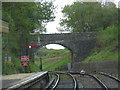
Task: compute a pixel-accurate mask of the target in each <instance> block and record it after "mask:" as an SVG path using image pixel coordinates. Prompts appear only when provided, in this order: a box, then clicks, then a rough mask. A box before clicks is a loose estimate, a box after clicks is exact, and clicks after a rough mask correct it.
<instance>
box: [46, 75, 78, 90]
mask: <svg viewBox="0 0 120 90" xmlns="http://www.w3.org/2000/svg"><path fill="white" fill-rule="evenodd" d="M51 74H52V75H55V76H57V78H56V79H55V78H53V79H52V81H51V82H50V84H49V85H48V86H47V87H46V89H45V90H55V89H56V90H57V89H60V88H63V89H69V88H70V89H72V90H77V80H76V79H75V77H74V76H73V75H72V74H70V73H54V74H53V73H51ZM55 76H54V77H55ZM65 78H67V79H66V80H65Z"/></svg>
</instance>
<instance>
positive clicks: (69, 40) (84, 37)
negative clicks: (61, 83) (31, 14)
mask: <svg viewBox="0 0 120 90" xmlns="http://www.w3.org/2000/svg"><path fill="white" fill-rule="evenodd" d="M39 36H40V45H41V46H44V45H47V44H60V45H62V46H64V47H66V48H68V49H69V50H70V51H71V53H72V57H73V60H74V61H78V60H81V59H82V58H83V57H85V56H87V55H88V54H89V53H90V51H91V50H92V49H93V48H94V46H95V42H96V39H97V34H96V33H95V32H81V33H62V34H40V35H39Z"/></svg>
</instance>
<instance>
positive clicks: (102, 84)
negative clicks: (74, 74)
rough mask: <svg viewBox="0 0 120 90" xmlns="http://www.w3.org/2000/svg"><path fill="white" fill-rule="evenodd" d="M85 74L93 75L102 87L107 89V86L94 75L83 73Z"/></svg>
mask: <svg viewBox="0 0 120 90" xmlns="http://www.w3.org/2000/svg"><path fill="white" fill-rule="evenodd" d="M85 75H88V76H91V77H93V78H94V79H95V80H96V81H97V82H98V83H99V84H100V85H101V86H102V87H104V89H105V90H109V88H108V87H107V86H106V85H105V84H104V83H103V82H102V81H101V80H100V79H99V78H97V77H96V76H95V75H91V74H85Z"/></svg>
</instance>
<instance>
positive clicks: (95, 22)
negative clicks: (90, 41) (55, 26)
mask: <svg viewBox="0 0 120 90" xmlns="http://www.w3.org/2000/svg"><path fill="white" fill-rule="evenodd" d="M117 10H118V9H117V8H116V7H115V4H114V3H112V2H106V3H105V4H102V3H100V2H74V4H72V5H67V6H65V7H64V8H63V10H62V13H63V14H64V18H63V19H61V22H60V24H61V26H64V28H65V30H66V31H71V32H85V31H98V30H102V29H105V28H106V27H108V26H110V25H113V24H115V25H116V24H117V23H118V11H117Z"/></svg>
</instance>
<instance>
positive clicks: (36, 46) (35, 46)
mask: <svg viewBox="0 0 120 90" xmlns="http://www.w3.org/2000/svg"><path fill="white" fill-rule="evenodd" d="M39 47H40V46H38V45H32V46H26V48H39Z"/></svg>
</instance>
